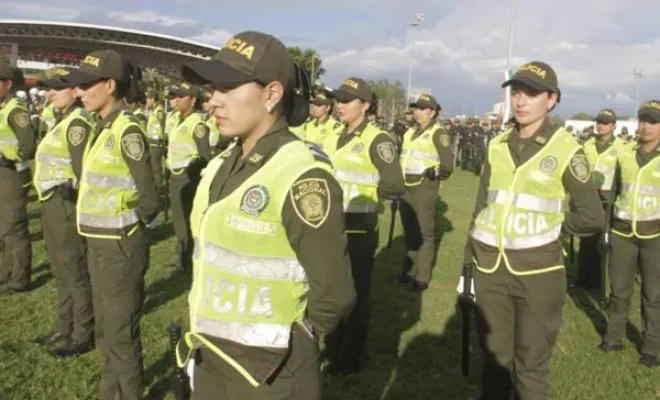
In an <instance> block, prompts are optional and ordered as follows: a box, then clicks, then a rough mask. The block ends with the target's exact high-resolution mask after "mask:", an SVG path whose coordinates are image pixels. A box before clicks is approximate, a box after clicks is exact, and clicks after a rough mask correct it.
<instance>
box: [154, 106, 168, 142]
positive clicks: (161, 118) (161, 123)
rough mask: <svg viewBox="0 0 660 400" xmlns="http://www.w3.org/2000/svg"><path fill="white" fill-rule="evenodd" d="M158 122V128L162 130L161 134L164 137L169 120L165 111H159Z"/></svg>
mask: <svg viewBox="0 0 660 400" xmlns="http://www.w3.org/2000/svg"><path fill="white" fill-rule="evenodd" d="M156 117H157V120H158V127H159V128H160V134H161V135H162V136H164V135H165V121H166V119H167V115H166V114H165V111H163V110H158V115H157V116H156Z"/></svg>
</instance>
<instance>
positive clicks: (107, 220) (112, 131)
mask: <svg viewBox="0 0 660 400" xmlns="http://www.w3.org/2000/svg"><path fill="white" fill-rule="evenodd" d="M134 118H135V117H133V116H132V115H131V113H130V111H122V112H121V113H120V114H119V116H117V119H116V120H115V121H114V122H113V123H112V124H111V125H110V126H109V127H105V128H104V129H103V130H102V131H101V132H100V133H99V134H98V137H97V138H96V139H95V140H94V143H93V144H92V145H91V146H88V150H87V151H86V153H85V157H84V162H83V172H82V176H81V178H80V189H79V190H78V202H77V216H78V218H77V223H78V232H79V233H80V234H81V235H83V236H86V237H90V238H98V239H114V240H119V239H121V238H122V237H125V236H130V235H132V234H133V233H134V232H135V231H136V230H137V228H138V227H139V225H137V224H138V222H140V218H139V215H138V213H137V209H138V198H139V196H138V191H137V186H136V185H135V181H134V180H133V176H132V175H131V171H130V169H129V167H128V165H127V164H126V162H125V161H124V158H123V155H122V151H121V137H122V134H123V133H124V132H125V131H126V129H128V128H130V127H134V126H137V127H139V126H140V125H139V124H138V122H137V121H136V120H135V119H134ZM88 143H91V141H89V142H88Z"/></svg>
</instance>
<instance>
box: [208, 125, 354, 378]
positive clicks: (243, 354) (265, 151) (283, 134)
mask: <svg viewBox="0 0 660 400" xmlns="http://www.w3.org/2000/svg"><path fill="white" fill-rule="evenodd" d="M292 140H299V139H298V138H297V137H296V136H294V135H293V134H292V133H290V132H289V131H288V127H287V125H286V121H285V120H284V119H282V120H280V121H279V122H277V123H276V124H275V125H274V126H273V127H272V128H271V130H270V131H269V132H268V133H266V135H265V136H263V137H262V138H261V139H259V140H258V141H257V143H256V145H255V147H254V148H253V149H252V151H251V152H250V153H249V154H247V155H246V156H245V157H243V158H241V152H242V147H241V146H240V145H237V146H235V147H233V148H232V149H231V150H229V153H228V155H227V159H226V160H225V162H224V163H223V164H222V166H221V168H220V169H219V170H218V173H217V174H216V176H215V178H214V179H213V183H212V184H211V188H210V193H209V204H212V203H214V202H216V201H219V200H221V199H223V198H225V197H227V196H228V195H229V194H231V193H232V191H233V190H235V189H237V188H238V187H239V186H240V185H241V184H242V183H243V182H244V181H245V180H246V179H247V178H248V177H250V176H251V175H252V174H254V173H255V172H256V171H257V170H258V169H259V168H261V166H263V165H264V163H265V162H266V161H267V160H269V159H270V158H271V157H272V156H273V155H274V154H275V152H276V151H277V150H278V149H279V148H280V147H282V146H283V145H284V144H285V143H288V142H290V141H292ZM319 157H321V158H320V159H323V158H322V156H319ZM324 161H325V162H327V159H324ZM305 179H317V180H323V181H325V182H326V183H327V185H328V189H329V190H328V194H327V196H328V197H327V198H326V199H324V201H328V202H329V204H330V206H329V213H328V216H327V217H326V218H325V220H324V221H323V223H322V224H321V225H320V226H318V228H314V227H313V226H312V225H310V224H309V223H308V222H306V221H305V220H304V218H303V217H302V216H301V215H300V214H299V213H298V212H296V207H295V206H294V203H293V202H294V200H293V199H292V196H289V197H288V199H287V201H286V202H285V203H284V206H283V209H282V222H283V224H284V226H285V229H286V235H287V237H288V240H289V243H290V244H291V247H292V248H293V250H294V251H295V253H296V255H297V258H298V261H299V262H300V264H301V265H302V267H303V268H304V270H305V273H306V275H307V279H308V284H309V287H310V289H309V292H308V293H309V297H308V299H307V316H308V318H309V321H310V322H311V324H312V326H313V328H314V331H315V332H316V333H319V334H326V333H328V332H331V331H332V330H333V329H334V327H335V326H336V325H337V323H338V322H339V321H340V320H341V319H342V318H343V317H344V316H345V315H346V314H347V313H348V312H349V311H350V309H351V306H352V304H353V299H354V297H355V291H354V287H353V278H352V276H351V274H350V270H349V269H348V268H337V266H338V265H348V264H350V260H349V258H348V254H347V253H346V246H347V242H346V237H345V236H344V235H337V232H343V231H344V218H343V208H342V191H341V188H340V187H339V185H338V184H337V182H336V180H335V179H334V177H333V176H332V175H331V174H330V173H329V172H328V171H325V170H323V169H321V168H314V169H312V170H310V171H309V172H306V173H304V174H303V175H302V176H301V177H300V178H299V179H298V180H297V181H296V182H301V181H303V180H305ZM294 185H295V183H294ZM213 343H214V344H215V345H216V346H219V347H221V348H222V349H223V351H224V352H226V353H227V354H229V355H230V356H231V357H232V358H234V359H235V360H236V361H238V362H239V363H240V364H241V365H248V366H250V368H249V369H250V370H251V371H253V372H254V374H255V376H263V375H265V376H269V375H270V374H271V373H272V371H273V369H274V368H276V367H277V366H278V365H280V364H281V363H282V362H284V360H285V359H286V356H287V355H286V354H283V353H281V352H277V351H268V350H264V349H259V348H246V347H244V346H237V345H235V344H234V343H231V342H227V341H222V340H221V339H216V340H214V341H213Z"/></svg>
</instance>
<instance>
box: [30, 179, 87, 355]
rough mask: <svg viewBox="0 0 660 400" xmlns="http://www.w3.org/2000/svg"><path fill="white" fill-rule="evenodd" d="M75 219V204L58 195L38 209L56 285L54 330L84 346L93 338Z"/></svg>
mask: <svg viewBox="0 0 660 400" xmlns="http://www.w3.org/2000/svg"><path fill="white" fill-rule="evenodd" d="M75 218H76V211H75V202H74V201H73V200H65V199H63V198H62V196H61V195H60V193H59V192H58V191H55V192H53V196H52V197H50V198H49V199H48V200H46V201H45V202H43V203H42V205H41V226H42V228H41V229H42V232H43V234H44V241H45V242H46V252H47V254H48V258H49V260H50V264H51V269H52V272H53V275H54V276H55V281H56V284H57V294H58V302H57V322H56V325H55V326H56V328H55V330H56V331H57V332H61V333H64V334H66V335H69V336H71V338H72V339H73V340H76V341H78V342H80V343H85V342H87V341H89V340H91V339H92V336H93V334H94V312H93V309H92V287H91V283H90V281H89V273H88V271H87V248H86V243H85V240H84V239H83V238H82V237H81V236H80V235H79V234H78V231H77V229H76V221H75Z"/></svg>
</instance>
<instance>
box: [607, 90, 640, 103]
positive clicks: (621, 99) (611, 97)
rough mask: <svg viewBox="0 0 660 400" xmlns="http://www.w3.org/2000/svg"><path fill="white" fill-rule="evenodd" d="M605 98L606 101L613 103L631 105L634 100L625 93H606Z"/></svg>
mask: <svg viewBox="0 0 660 400" xmlns="http://www.w3.org/2000/svg"><path fill="white" fill-rule="evenodd" d="M605 99H606V100H607V101H610V102H613V103H615V104H620V105H626V106H629V105H632V104H635V100H633V98H632V97H631V96H629V95H627V94H625V93H621V92H619V93H616V94H610V93H608V94H606V95H605Z"/></svg>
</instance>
